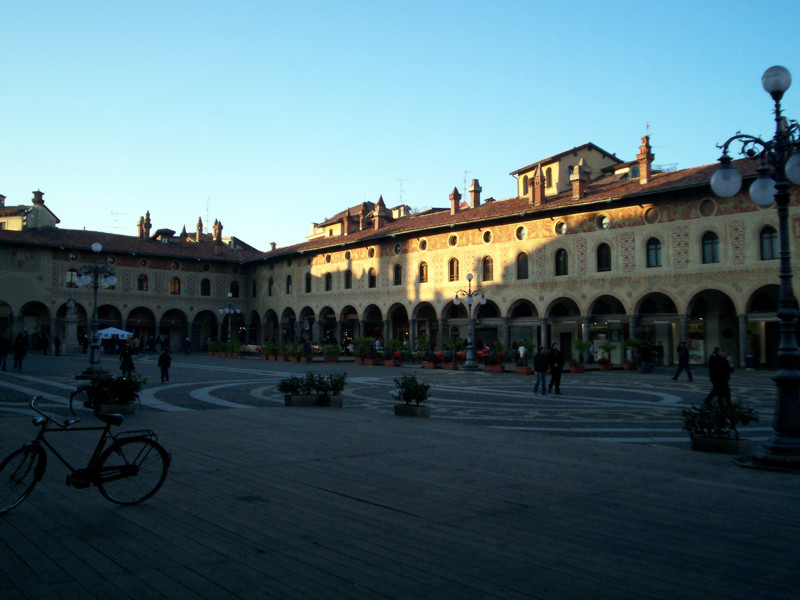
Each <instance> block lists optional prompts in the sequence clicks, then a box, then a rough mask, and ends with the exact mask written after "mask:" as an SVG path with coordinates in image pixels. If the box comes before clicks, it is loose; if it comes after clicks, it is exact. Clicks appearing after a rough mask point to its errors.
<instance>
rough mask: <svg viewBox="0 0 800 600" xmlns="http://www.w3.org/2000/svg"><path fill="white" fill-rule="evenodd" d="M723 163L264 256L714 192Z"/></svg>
mask: <svg viewBox="0 0 800 600" xmlns="http://www.w3.org/2000/svg"><path fill="white" fill-rule="evenodd" d="M733 166H735V167H736V169H737V170H738V171H739V173H741V175H742V177H743V178H745V179H746V178H748V177H754V176H755V174H756V168H757V167H758V161H757V160H751V159H742V160H738V161H734V163H733ZM718 168H719V165H718V164H717V163H714V164H710V165H704V166H702V167H694V168H691V169H684V170H681V171H672V172H669V173H656V174H654V175H652V177H651V178H650V181H649V182H648V183H646V184H644V185H643V184H641V183H640V182H639V178H638V177H636V178H633V179H623V180H620V179H618V178H616V177H614V176H613V175H607V176H605V177H602V178H600V179H597V180H595V181H593V182H590V183H589V185H588V186H587V188H586V191H585V194H584V197H582V198H580V199H577V200H573V198H572V191H571V190H570V191H567V192H564V193H562V194H559V195H558V196H554V197H550V198H547V199H546V201H545V202H544V203H543V204H541V205H540V206H534V205H533V204H530V203H529V202H528V198H525V197H518V198H509V199H507V200H497V201H494V202H488V203H484V204H481V205H480V206H478V207H477V208H469V209H465V210H461V211H459V212H457V213H456V214H454V215H451V214H450V211H449V210H439V211H436V212H427V211H426V212H425V213H424V214H421V213H414V214H411V215H409V216H407V217H402V218H400V219H397V220H395V221H392V222H391V223H388V224H386V225H385V226H383V227H381V228H380V229H377V230H376V229H365V230H363V231H356V232H353V233H351V234H350V235H347V236H336V237H326V238H318V239H315V240H310V241H308V242H304V243H300V244H295V245H292V246H285V247H282V248H277V249H275V250H273V251H270V252H267V253H266V254H265V255H264V257H265V258H271V257H277V256H282V255H289V254H295V253H297V252H312V251H321V250H323V249H326V248H330V249H334V248H337V247H341V246H344V245H350V244H354V243H357V242H361V243H363V242H368V241H369V240H371V239H374V240H375V241H376V242H377V241H378V240H382V239H383V238H386V237H391V236H393V235H401V234H408V233H411V232H417V231H426V230H428V231H429V230H434V229H438V228H443V227H450V226H454V227H458V226H468V225H469V224H470V223H475V222H481V221H491V220H496V219H503V218H510V217H514V216H520V215H522V214H523V213H525V214H526V215H530V216H533V215H535V214H536V213H546V212H549V211H552V210H554V209H559V210H563V209H565V208H569V207H582V206H588V205H592V204H595V203H599V202H602V203H604V205H605V203H606V202H608V201H614V202H630V201H632V200H634V199H637V198H642V200H643V201H646V202H649V201H651V200H650V199H647V198H648V197H651V196H655V195H658V194H669V193H672V192H676V191H678V190H685V189H691V188H696V189H702V188H704V187H705V188H707V189H708V192H709V193H711V188H710V187H709V181H710V180H711V175H713V174H714V172H715V171H716V170H717V169H718Z"/></svg>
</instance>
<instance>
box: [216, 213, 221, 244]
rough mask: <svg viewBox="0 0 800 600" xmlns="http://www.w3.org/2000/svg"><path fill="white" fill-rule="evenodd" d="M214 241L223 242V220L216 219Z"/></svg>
mask: <svg viewBox="0 0 800 600" xmlns="http://www.w3.org/2000/svg"><path fill="white" fill-rule="evenodd" d="M214 242H215V243H217V244H221V243H222V222H221V221H220V220H219V219H216V220H215V221H214Z"/></svg>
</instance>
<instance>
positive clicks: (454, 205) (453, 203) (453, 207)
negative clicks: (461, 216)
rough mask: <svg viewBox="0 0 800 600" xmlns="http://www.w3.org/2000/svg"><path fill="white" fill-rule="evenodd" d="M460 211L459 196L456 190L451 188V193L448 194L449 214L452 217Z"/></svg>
mask: <svg viewBox="0 0 800 600" xmlns="http://www.w3.org/2000/svg"><path fill="white" fill-rule="evenodd" d="M459 210H461V194H459V193H458V188H453V193H452V194H450V214H451V215H454V214H456V213H457V212H458V211H459Z"/></svg>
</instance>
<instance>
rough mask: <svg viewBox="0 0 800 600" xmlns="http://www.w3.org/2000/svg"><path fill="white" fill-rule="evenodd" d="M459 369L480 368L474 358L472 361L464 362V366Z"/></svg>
mask: <svg viewBox="0 0 800 600" xmlns="http://www.w3.org/2000/svg"><path fill="white" fill-rule="evenodd" d="M461 369H462V370H463V371H477V370H478V369H480V367H479V366H478V363H476V362H475V361H474V360H473V361H469V360H467V361H466V362H465V363H464V366H463V367H461Z"/></svg>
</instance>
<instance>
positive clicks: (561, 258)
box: [556, 248, 569, 277]
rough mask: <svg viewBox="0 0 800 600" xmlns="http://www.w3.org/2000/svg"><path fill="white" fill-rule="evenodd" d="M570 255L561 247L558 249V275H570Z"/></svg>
mask: <svg viewBox="0 0 800 600" xmlns="http://www.w3.org/2000/svg"><path fill="white" fill-rule="evenodd" d="M568 260H569V255H568V254H567V251H566V250H564V249H563V248H560V249H559V250H557V251H556V276H557V277H560V276H562V275H569V263H568Z"/></svg>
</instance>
